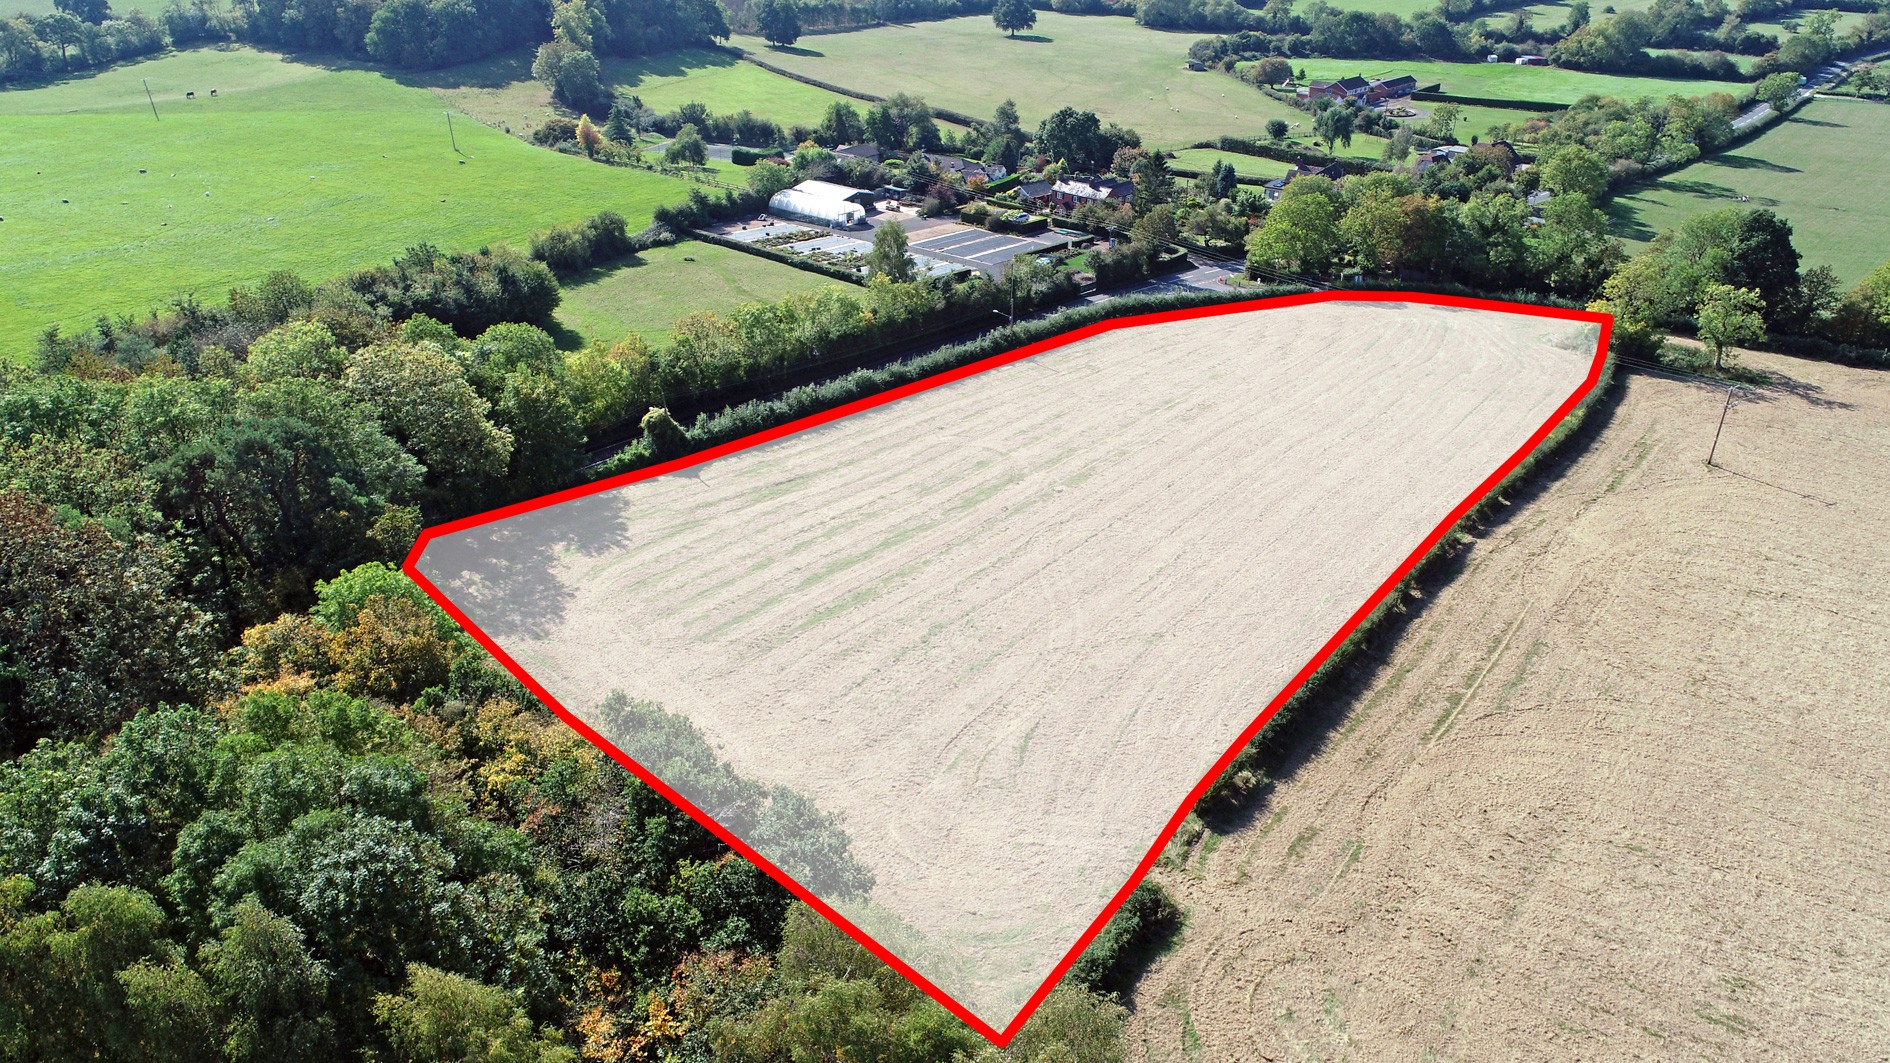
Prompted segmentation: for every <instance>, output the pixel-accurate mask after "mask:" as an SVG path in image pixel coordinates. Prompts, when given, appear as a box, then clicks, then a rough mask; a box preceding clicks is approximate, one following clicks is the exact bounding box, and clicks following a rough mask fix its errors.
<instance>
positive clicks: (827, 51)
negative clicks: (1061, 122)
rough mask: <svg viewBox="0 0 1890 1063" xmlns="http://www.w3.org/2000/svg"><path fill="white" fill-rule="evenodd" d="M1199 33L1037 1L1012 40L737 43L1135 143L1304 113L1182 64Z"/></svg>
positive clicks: (882, 34) (979, 23)
mask: <svg viewBox="0 0 1890 1063" xmlns="http://www.w3.org/2000/svg"><path fill="white" fill-rule="evenodd" d="M1201 36H1202V35H1201V34H1198V33H1162V32H1159V31H1156V30H1148V29H1143V28H1142V27H1140V26H1137V25H1136V24H1135V23H1134V22H1133V21H1131V20H1129V19H1126V18H1101V17H1095V16H1089V17H1084V16H1077V15H1060V14H1057V13H1056V12H1053V11H1039V12H1038V13H1037V26H1036V28H1035V29H1033V30H1031V31H1030V32H1028V33H1022V34H1019V35H1018V36H1017V38H1016V39H1014V40H1013V39H1011V38H1008V37H1006V36H1005V35H1004V34H1002V33H999V32H998V31H997V29H996V28H995V27H994V26H992V24H991V19H990V17H989V16H985V15H979V16H976V17H967V18H958V19H948V20H945V21H941V22H925V23H919V24H916V25H910V26H879V27H875V28H873V29H868V30H858V31H855V32H852V33H832V34H821V35H819V36H815V37H806V38H803V39H802V40H801V42H800V44H798V45H796V46H795V47H793V48H788V49H774V48H769V47H768V46H767V45H766V44H765V43H764V42H762V41H761V40H759V39H757V38H754V37H738V38H737V39H736V43H737V44H739V45H741V46H742V47H743V48H746V49H748V50H750V51H752V52H754V53H755V54H756V55H757V56H760V57H761V58H764V59H766V60H767V61H768V62H770V63H773V64H774V65H776V66H779V67H782V68H783V69H787V70H793V71H795V72H796V73H799V74H805V75H807V76H809V77H816V78H819V79H821V80H822V81H826V82H828V83H830V84H834V85H841V86H844V87H846V88H849V89H853V90H855V91H860V92H870V93H873V94H875V95H881V96H885V95H890V94H892V93H895V92H901V91H904V92H912V93H916V94H918V95H920V96H923V97H925V99H926V102H928V103H931V104H932V105H934V106H937V107H946V108H950V109H952V110H955V111H962V112H964V113H966V114H970V115H974V116H980V117H982V116H984V115H988V114H990V113H991V112H992V111H993V110H995V109H996V107H997V105H998V104H1000V103H1002V102H1003V101H1004V100H1005V99H1007V98H1008V99H1012V100H1015V101H1017V109H1018V113H1019V114H1020V116H1021V117H1022V118H1023V121H1024V124H1025V125H1026V126H1029V127H1031V128H1032V129H1034V128H1036V126H1037V123H1039V122H1041V121H1042V120H1043V119H1044V118H1045V117H1047V116H1048V115H1049V114H1050V112H1052V111H1054V110H1056V109H1057V108H1058V107H1060V106H1064V105H1068V106H1072V107H1080V108H1083V109H1086V110H1091V111H1095V112H1096V113H1097V114H1098V115H1100V116H1102V118H1103V120H1104V121H1105V122H1109V121H1114V122H1120V123H1122V124H1123V125H1126V126H1129V127H1131V128H1133V129H1135V130H1136V131H1137V132H1139V133H1141V134H1142V139H1143V140H1144V142H1146V143H1148V144H1150V145H1154V146H1160V147H1167V148H1181V147H1186V146H1187V145H1189V144H1192V143H1194V142H1196V141H1201V140H1210V139H1212V138H1214V137H1217V136H1221V135H1235V136H1246V137H1263V136H1265V135H1266V133H1265V131H1266V124H1267V120H1268V119H1271V118H1284V119H1286V120H1287V121H1289V122H1299V123H1301V128H1300V129H1299V130H1297V131H1296V133H1295V136H1296V139H1300V138H1299V137H1298V134H1300V133H1304V134H1305V138H1304V139H1310V137H1311V132H1310V130H1311V120H1310V117H1309V116H1308V115H1306V114H1305V113H1304V112H1301V111H1298V110H1295V109H1293V108H1292V107H1289V106H1287V105H1286V104H1284V103H1281V102H1279V101H1277V100H1273V99H1270V98H1268V97H1266V96H1263V95H1261V94H1260V93H1259V92H1258V91H1256V90H1254V89H1252V88H1250V87H1248V86H1246V85H1242V84H1240V83H1239V82H1237V81H1235V80H1234V79H1232V78H1230V77H1227V76H1226V75H1224V74H1217V73H1213V72H1208V71H1190V70H1188V69H1187V68H1186V65H1185V64H1186V63H1187V60H1188V46H1189V45H1190V44H1192V43H1194V42H1195V41H1197V40H1199V39H1200V38H1201ZM1382 147H1383V144H1382V142H1379V141H1373V142H1371V143H1360V142H1356V141H1355V142H1354V144H1353V146H1352V148H1351V149H1350V150H1342V151H1341V152H1340V154H1349V155H1357V156H1361V157H1372V158H1375V157H1377V154H1378V152H1379V151H1380V150H1381V149H1382Z"/></svg>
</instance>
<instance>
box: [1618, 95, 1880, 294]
mask: <svg viewBox="0 0 1890 1063" xmlns="http://www.w3.org/2000/svg"><path fill="white" fill-rule="evenodd" d="M1886 167H1890V107H1885V106H1883V105H1881V104H1876V103H1866V102H1862V101H1853V100H1836V99H1834V100H1814V101H1812V102H1811V103H1810V104H1808V105H1807V106H1806V107H1805V108H1804V109H1802V110H1800V111H1799V112H1798V113H1797V114H1795V115H1793V116H1792V117H1791V118H1789V119H1787V120H1785V121H1784V122H1782V123H1780V124H1779V125H1776V126H1774V127H1772V128H1771V129H1769V130H1767V131H1766V132H1764V133H1761V134H1760V135H1759V136H1758V137H1757V138H1755V139H1753V140H1750V141H1748V142H1746V143H1744V144H1741V145H1740V146H1738V147H1736V148H1733V149H1732V150H1731V151H1728V152H1725V153H1723V154H1720V155H1717V156H1714V157H1712V158H1710V159H1706V160H1703V161H1701V162H1696V163H1694V164H1693V165H1691V166H1688V167H1686V168H1684V169H1681V170H1677V171H1675V172H1673V173H1671V174H1668V175H1667V176H1666V177H1663V178H1661V179H1660V180H1658V181H1655V182H1653V183H1651V184H1647V185H1641V186H1637V187H1635V188H1632V189H1629V190H1628V191H1627V192H1625V193H1623V194H1621V195H1618V196H1616V197H1615V198H1614V200H1613V201H1612V202H1611V203H1610V204H1609V205H1608V213H1609V216H1610V218H1611V220H1612V221H1613V225H1614V230H1615V233H1616V235H1618V236H1620V237H1622V238H1623V239H1625V240H1628V241H1630V242H1632V243H1637V244H1639V243H1645V242H1646V241H1648V240H1651V239H1653V238H1654V236H1655V235H1656V234H1658V233H1660V232H1662V231H1663V230H1667V229H1672V228H1674V227H1675V226H1677V225H1679V224H1680V223H1681V222H1682V221H1684V220H1685V219H1686V218H1688V217H1689V216H1691V215H1694V214H1699V213H1702V212H1704V211H1708V210H1717V209H1720V208H1723V207H1751V208H1758V207H1767V208H1770V209H1772V210H1774V211H1777V212H1778V214H1779V215H1780V216H1781V217H1783V218H1785V219H1786V220H1788V221H1790V222H1791V223H1792V229H1793V237H1792V243H1793V244H1795V245H1796V246H1797V247H1798V250H1799V251H1800V252H1801V253H1802V254H1804V256H1805V264H1806V265H1807V266H1814V265H1828V266H1830V267H1831V268H1832V269H1835V270H1836V271H1837V273H1838V276H1839V277H1840V278H1841V279H1842V280H1843V282H1844V284H1845V285H1846V286H1847V287H1848V286H1850V285H1852V284H1855V283H1857V282H1858V281H1859V280H1862V279H1863V277H1864V275H1865V274H1866V273H1869V272H1870V271H1871V270H1872V269H1875V268H1876V267H1877V266H1879V265H1882V264H1883V262H1884V261H1885V260H1886V259H1890V196H1884V195H1882V194H1881V193H1880V192H1879V191H1877V190H1876V188H1875V186H1874V185H1873V184H1872V181H1871V178H1870V176H1869V175H1875V174H1880V173H1883V172H1884V170H1885V168H1886ZM1741 195H1743V196H1746V197H1748V201H1747V202H1744V203H1740V202H1738V201H1737V200H1736V198H1735V197H1737V196H1741Z"/></svg>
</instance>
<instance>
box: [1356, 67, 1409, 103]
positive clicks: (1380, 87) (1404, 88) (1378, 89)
mask: <svg viewBox="0 0 1890 1063" xmlns="http://www.w3.org/2000/svg"><path fill="white" fill-rule="evenodd" d="M1416 91H1417V78H1414V77H1412V76H1411V75H1409V74H1399V75H1398V76H1397V77H1395V78H1385V79H1384V80H1382V81H1373V82H1372V83H1371V87H1370V88H1369V89H1366V90H1365V101H1366V102H1367V103H1377V102H1378V101H1379V100H1395V99H1402V98H1403V97H1406V96H1409V95H1411V94H1412V93H1414V92H1416Z"/></svg>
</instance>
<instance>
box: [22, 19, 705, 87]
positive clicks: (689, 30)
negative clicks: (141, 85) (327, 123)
mask: <svg viewBox="0 0 1890 1063" xmlns="http://www.w3.org/2000/svg"><path fill="white" fill-rule="evenodd" d="M728 35H729V27H728V22H727V19H726V17H725V15H724V12H723V9H722V7H721V6H720V5H719V4H718V3H716V2H715V0H560V2H559V3H556V4H552V5H550V6H549V7H548V6H547V5H546V4H544V3H541V2H537V0H234V2H233V3H231V5H230V6H229V7H228V8H227V9H226V8H224V7H222V6H221V4H220V3H218V2H217V0H189V2H188V3H186V2H185V0H167V3H166V6H165V7H164V8H163V10H162V11H161V12H160V13H159V15H158V16H157V17H155V18H153V17H151V16H149V15H147V14H145V13H143V12H141V11H136V10H132V11H129V12H128V13H126V14H123V15H117V16H114V14H113V13H112V9H111V6H110V4H109V2H108V0H60V9H59V10H56V11H54V12H53V13H51V14H48V15H42V16H39V17H32V16H18V17H15V18H11V19H6V20H0V82H6V81H23V80H30V79H35V78H41V77H45V76H48V75H54V74H63V73H66V72H68V71H71V70H75V69H87V68H94V67H100V66H105V65H107V64H109V63H113V62H117V61H119V60H123V59H128V58H133V57H135V56H140V55H149V54H152V53H154V52H158V51H162V50H163V49H164V48H166V47H170V46H176V47H183V46H185V45H189V44H195V43H201V42H205V41H216V40H235V41H241V42H243V43H246V44H255V45H260V46H263V47H267V48H273V49H279V50H282V51H290V52H320V53H329V54H340V55H346V56H352V57H355V58H359V59H371V60H373V61H375V62H377V63H380V64H383V65H386V66H390V67H395V68H398V69H406V70H426V69H433V68H436V67H442V66H450V65H453V64H455V63H464V62H468V61H471V60H474V59H478V58H481V57H483V56H487V55H491V54H493V53H495V52H499V51H503V50H505V49H508V48H514V47H518V46H520V45H524V44H538V43H539V42H542V41H544V40H545V39H546V38H547V37H551V38H552V39H553V44H554V45H556V47H555V48H553V52H552V53H551V54H550V55H549V57H548V58H547V59H546V60H545V62H546V63H547V64H549V65H550V66H551V68H552V69H553V72H554V73H553V76H554V77H555V76H561V77H562V78H563V79H564V83H565V84H566V85H567V87H569V89H570V91H573V92H575V91H578V89H579V88H581V87H582V86H583V85H584V84H585V83H586V82H587V80H588V81H589V82H595V81H596V71H595V69H593V68H594V67H595V65H596V63H597V61H598V57H599V56H639V55H647V54H650V53H653V52H659V51H665V50H668V49H672V48H683V47H689V46H694V45H705V44H712V43H714V42H715V41H716V40H721V39H726V38H727V37H728ZM567 62H568V63H570V64H571V67H570V70H569V71H562V67H563V66H564V64H566V63H567ZM536 69H537V68H536V67H535V70H536ZM541 76H545V75H541Z"/></svg>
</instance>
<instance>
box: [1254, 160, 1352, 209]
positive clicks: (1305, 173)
mask: <svg viewBox="0 0 1890 1063" xmlns="http://www.w3.org/2000/svg"><path fill="white" fill-rule="evenodd" d="M1302 177H1324V178H1326V179H1327V180H1329V181H1340V180H1344V178H1345V169H1344V168H1343V167H1341V166H1340V165H1339V164H1338V163H1336V162H1331V163H1327V164H1326V165H1324V166H1306V165H1303V164H1302V165H1298V166H1295V167H1293V168H1292V169H1291V170H1289V171H1288V172H1287V173H1286V174H1285V175H1283V176H1280V177H1275V178H1274V179H1273V180H1271V181H1268V182H1267V183H1266V184H1263V185H1261V186H1260V191H1261V192H1263V193H1264V194H1265V195H1266V197H1267V199H1268V200H1269V201H1272V200H1276V199H1279V198H1280V193H1281V192H1284V191H1286V186H1287V185H1290V184H1292V183H1293V182H1294V181H1297V180H1299V179H1300V178H1302Z"/></svg>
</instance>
